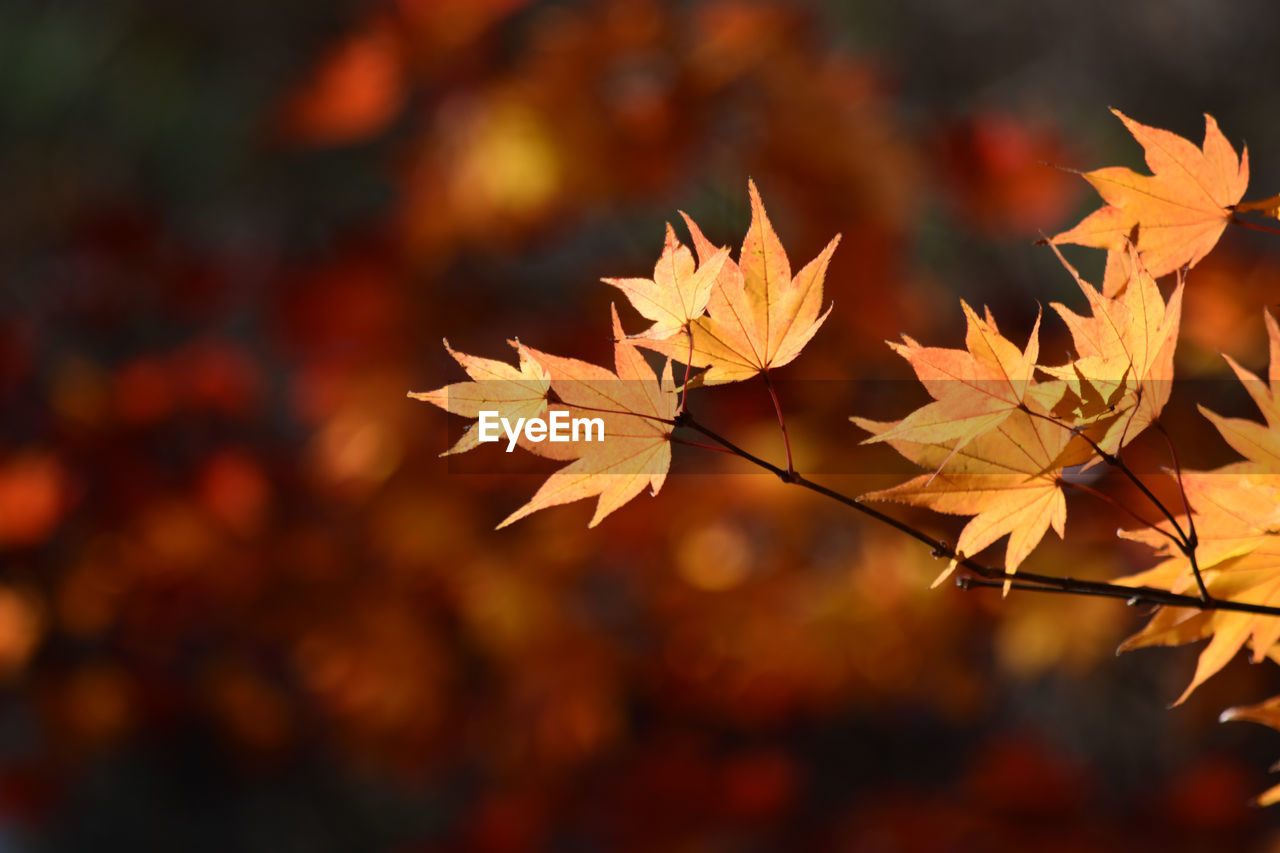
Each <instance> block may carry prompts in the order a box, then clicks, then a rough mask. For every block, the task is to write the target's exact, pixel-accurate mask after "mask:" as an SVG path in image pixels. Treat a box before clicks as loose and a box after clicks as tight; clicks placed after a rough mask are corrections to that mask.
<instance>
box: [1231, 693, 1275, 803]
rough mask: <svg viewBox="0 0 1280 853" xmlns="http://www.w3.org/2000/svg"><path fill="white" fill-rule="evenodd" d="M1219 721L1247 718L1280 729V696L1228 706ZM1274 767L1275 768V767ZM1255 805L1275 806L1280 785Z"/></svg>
mask: <svg viewBox="0 0 1280 853" xmlns="http://www.w3.org/2000/svg"><path fill="white" fill-rule="evenodd" d="M1218 720H1219V722H1223V723H1227V722H1234V721H1236V720H1245V721H1248V722H1251V723H1259V724H1261V725H1264V726H1270V727H1271V728H1273V729H1276V730H1278V731H1280V696H1273V697H1271V698H1270V699H1268V700H1266V701H1265V702H1259V703H1258V704H1256V705H1243V706H1239V707H1236V708H1228V709H1227V710H1225V711H1223V712H1222V714H1221V715H1219V717H1218ZM1273 769H1274V768H1273ZM1253 802H1254V805H1258V806H1273V805H1275V804H1276V803H1280V785H1275V786H1273V787H1271V788H1268V789H1267V790H1266V791H1263V792H1262V793H1261V794H1259V795H1258V796H1257V797H1255V798H1254V800H1253Z"/></svg>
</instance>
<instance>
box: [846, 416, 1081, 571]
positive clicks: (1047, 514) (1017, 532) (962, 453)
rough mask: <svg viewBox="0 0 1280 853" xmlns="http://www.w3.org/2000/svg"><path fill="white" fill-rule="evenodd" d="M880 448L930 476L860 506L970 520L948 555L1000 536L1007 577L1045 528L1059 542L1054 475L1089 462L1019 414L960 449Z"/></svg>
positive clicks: (1059, 500) (1061, 505)
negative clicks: (893, 506) (916, 509)
mask: <svg viewBox="0 0 1280 853" xmlns="http://www.w3.org/2000/svg"><path fill="white" fill-rule="evenodd" d="M852 420H853V422H854V423H855V424H857V425H858V426H860V427H862V428H863V429H865V430H867V431H868V432H870V433H872V434H873V435H875V436H877V437H883V436H885V435H887V434H892V433H894V432H897V429H896V426H897V425H895V424H883V423H877V422H874V421H869V420H866V419H864V418H853V419H852ZM885 441H887V442H888V443H889V444H890V445H892V446H893V448H894V449H895V450H897V451H898V452H899V453H901V454H902V455H903V456H905V457H906V458H907V459H910V460H911V461H912V462H914V463H916V464H917V465H919V466H921V467H922V468H924V469H926V470H929V471H932V472H934V473H930V474H922V475H920V476H918V477H915V478H914V479H912V480H909V481H907V482H905V483H902V484H900V485H897V486H894V487H892V488H888V489H884V490H881V491H878V492H871V493H870V494H866V495H863V496H862V499H863V500H879V501H897V502H900V503H905V504H911V505H912V506H921V507H927V508H928V509H931V510H934V511H935V512H942V513H948V514H951V515H972V516H973V518H972V519H971V520H970V521H969V523H968V524H966V525H965V527H964V529H963V530H962V531H961V532H960V537H959V539H958V540H957V541H956V546H955V548H956V551H957V552H959V553H960V554H962V555H964V556H966V557H972V556H975V555H976V554H977V553H978V552H980V551H982V550H983V549H984V548H986V547H988V546H990V545H992V544H993V543H995V542H996V541H998V540H999V539H1001V538H1002V537H1004V536H1008V537H1009V543H1008V546H1007V547H1006V549H1005V562H1004V565H1005V570H1006V571H1008V572H1014V571H1016V570H1017V568H1018V566H1019V565H1021V564H1022V562H1023V560H1025V559H1026V558H1027V555H1029V554H1030V553H1031V551H1032V549H1034V548H1035V546H1036V545H1037V544H1038V543H1039V542H1040V540H1041V539H1043V538H1044V535H1045V533H1047V532H1048V531H1049V529H1050V528H1052V529H1053V530H1054V532H1056V533H1057V534H1058V536H1059V537H1062V535H1063V532H1064V529H1065V526H1066V520H1067V507H1066V501H1065V499H1064V497H1063V493H1062V480H1061V477H1062V471H1063V469H1064V468H1066V467H1067V466H1070V465H1078V464H1080V463H1082V462H1084V461H1085V460H1087V459H1088V458H1089V457H1090V456H1091V455H1092V450H1091V448H1089V447H1088V445H1087V444H1085V443H1084V442H1083V441H1082V440H1080V439H1079V438H1078V437H1077V436H1076V435H1075V434H1074V433H1072V432H1071V430H1069V429H1064V428H1063V427H1062V426H1061V425H1060V424H1057V423H1054V422H1052V421H1051V420H1049V419H1046V418H1045V417H1036V416H1033V415H1032V414H1031V413H1030V412H1029V411H1021V410H1020V411H1015V412H1012V413H1010V414H1009V415H1008V416H1007V417H1006V418H1005V419H1004V421H1003V422H1002V423H1001V424H1000V425H999V426H997V427H996V428H995V429H994V430H992V431H990V432H987V433H984V434H982V435H979V436H977V437H975V438H973V439H972V440H971V441H968V442H966V443H965V444H963V445H960V441H961V440H960V439H958V438H952V439H950V440H947V441H911V440H908V439H904V438H886V439H885ZM956 562H957V561H956V560H952V561H951V563H950V565H949V566H948V567H947V568H946V570H945V571H943V573H942V574H941V575H940V576H939V577H938V580H937V581H935V585H936V584H937V583H940V582H941V581H942V580H943V579H944V578H946V577H947V576H948V575H949V574H951V572H952V571H954V570H955V567H956ZM1006 589H1007V584H1006Z"/></svg>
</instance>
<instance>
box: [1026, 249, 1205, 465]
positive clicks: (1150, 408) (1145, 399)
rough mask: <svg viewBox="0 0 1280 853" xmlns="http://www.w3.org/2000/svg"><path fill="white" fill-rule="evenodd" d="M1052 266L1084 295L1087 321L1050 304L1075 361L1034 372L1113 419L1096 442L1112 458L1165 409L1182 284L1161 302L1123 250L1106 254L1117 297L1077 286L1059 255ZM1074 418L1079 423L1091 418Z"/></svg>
mask: <svg viewBox="0 0 1280 853" xmlns="http://www.w3.org/2000/svg"><path fill="white" fill-rule="evenodd" d="M1054 251H1055V252H1056V251H1057V247H1054ZM1058 259H1059V260H1060V261H1062V263H1063V265H1064V266H1066V268H1067V269H1068V270H1069V271H1070V272H1071V274H1072V276H1074V277H1075V280H1076V283H1077V284H1078V285H1079V286H1080V289H1081V291H1083V292H1084V296H1085V299H1087V300H1088V302H1089V307H1090V309H1091V316H1088V317H1082V316H1080V315H1079V314H1076V313H1075V312H1074V311H1072V310H1071V309H1069V308H1067V307H1066V306H1065V305H1062V304H1060V303H1057V302H1055V303H1053V309H1054V310H1055V311H1057V312H1058V314H1059V316H1061V317H1062V319H1063V322H1065V323H1066V324H1067V328H1068V329H1069V330H1070V331H1071V337H1072V340H1073V341H1074V343H1075V348H1076V356H1077V357H1076V360H1075V361H1073V362H1071V363H1069V364H1064V365H1061V366H1057V367H1045V366H1043V365H1041V366H1040V369H1041V370H1042V371H1044V372H1045V373H1048V374H1049V375H1051V376H1055V377H1057V378H1058V379H1061V380H1063V381H1064V382H1066V383H1067V386H1068V387H1069V388H1070V389H1071V391H1072V392H1073V393H1074V394H1075V395H1076V397H1077V398H1078V399H1080V400H1082V401H1089V400H1091V401H1094V402H1095V404H1100V405H1102V408H1103V409H1104V410H1105V411H1106V412H1107V413H1108V415H1115V417H1114V418H1113V419H1112V420H1111V421H1110V422H1109V425H1108V426H1107V427H1106V430H1105V432H1104V433H1103V434H1102V435H1101V437H1099V438H1098V444H1099V445H1100V446H1101V447H1102V448H1103V449H1104V450H1106V451H1108V452H1110V453H1115V452H1116V451H1118V450H1119V449H1120V448H1121V447H1123V446H1124V445H1125V444H1128V443H1129V442H1130V441H1132V440H1133V439H1134V438H1136V437H1137V435H1138V434H1139V433H1141V432H1142V431H1143V430H1144V429H1146V428H1147V427H1148V426H1150V425H1151V424H1152V423H1153V422H1154V421H1155V419H1156V418H1157V417H1158V416H1159V415H1160V412H1161V411H1162V410H1163V409H1164V407H1165V404H1166V403H1168V402H1169V394H1170V392H1171V391H1172V389H1173V353H1174V348H1175V347H1176V346H1177V343H1178V329H1179V326H1180V325H1181V320H1182V290H1183V284H1182V282H1181V281H1179V282H1178V285H1177V287H1175V288H1174V291H1173V295H1172V296H1170V297H1169V301H1168V303H1166V302H1165V301H1164V299H1163V298H1162V297H1161V296H1160V289H1159V288H1158V287H1157V286H1156V283H1155V279H1154V278H1152V276H1151V274H1150V273H1149V272H1148V271H1147V270H1146V269H1145V268H1144V267H1143V266H1142V261H1141V258H1139V257H1138V255H1137V253H1136V251H1135V250H1133V248H1132V247H1128V248H1126V249H1123V250H1120V251H1116V252H1111V253H1109V254H1108V257H1107V269H1108V270H1109V271H1111V274H1112V275H1115V276H1116V277H1117V278H1119V279H1121V280H1123V282H1124V285H1123V287H1122V288H1120V289H1119V293H1118V294H1117V295H1115V296H1107V295H1105V294H1104V293H1100V292H1098V290H1097V289H1095V288H1094V287H1093V285H1091V284H1089V283H1088V282H1087V281H1085V280H1084V279H1082V278H1081V277H1080V274H1079V273H1077V272H1076V270H1075V268H1074V267H1072V266H1071V265H1070V264H1068V263H1067V262H1066V260H1065V259H1063V258H1062V255H1061V254H1059V255H1058ZM1095 408H1096V406H1095ZM1078 414H1079V415H1080V416H1081V417H1082V418H1084V417H1088V416H1089V415H1090V414H1092V412H1089V411H1087V410H1080V411H1079V412H1078ZM1077 423H1079V421H1077Z"/></svg>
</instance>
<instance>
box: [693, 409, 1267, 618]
mask: <svg viewBox="0 0 1280 853" xmlns="http://www.w3.org/2000/svg"><path fill="white" fill-rule="evenodd" d="M676 421H677V423H676V425H677V426H683V427H687V428H689V429H691V430H693V431H695V432H698V433H701V434H702V435H703V436H705V437H707V438H709V439H710V440H712V441H714V442H715V443H716V444H719V445H720V446H722V447H724V448H726V449H727V450H729V451H730V452H731V453H733V454H734V455H736V456H739V457H741V458H742V459H744V460H746V461H747V462H750V463H751V464H752V465H755V466H756V467H757V468H760V469H762V470H765V471H768V472H770V473H772V474H774V475H775V476H777V477H778V479H780V480H782V482H784V483H790V484H793V485H797V486H800V487H802V488H805V489H808V490H809V491H811V492H815V493H816V494H819V495H822V496H824V497H826V498H829V499H831V500H834V501H836V502H837V503H840V504H843V505H844V506H847V507H849V508H850V509H853V510H856V511H858V512H860V513H862V514H863V515H867V516H870V517H871V518H874V519H875V520H876V521H879V522H880V523H882V524H885V525H888V526H889V527H892V528H894V529H895V530H898V531H899V532H901V533H905V534H906V535H907V536H910V537H911V538H912V539H915V540H917V541H919V542H921V543H923V544H925V545H927V546H929V548H930V550H931V552H932V553H933V554H934V556H937V557H945V558H948V559H952V560H955V561H956V563H957V564H958V565H959V566H961V567H963V568H964V569H966V570H967V571H969V572H971V573H972V574H973V575H974V576H976V577H970V576H961V577H960V578H958V579H957V583H958V584H960V585H961V587H962V588H970V587H989V586H990V587H1003V586H1004V584H1005V582H1006V581H1008V582H1009V583H1010V586H1011V588H1013V589H1019V590H1026V591H1031V592H1049V593H1059V594H1065V595H1088V596H1101V597H1105V598H1119V599H1123V600H1125V601H1126V602H1128V603H1129V604H1130V605H1138V604H1151V605H1159V606H1165V607H1185V608H1188V609H1191V610H1225V611H1232V612H1237V613H1252V614H1255V615H1260V616H1276V617H1280V607H1273V606H1270V605H1265V604H1252V603H1249V602H1243V601H1231V600H1228V599H1219V598H1208V599H1205V598H1202V597H1200V596H1195V595H1183V594H1181V593H1176V592H1170V591H1169V590H1164V589H1157V588H1155V587H1149V586H1137V587H1134V586H1124V585H1122V584H1113V583H1107V582H1105V581H1087V580H1079V579H1076V578H1063V577H1054V576H1052V575H1041V574H1036V573H1034V572H1018V573H1017V574H1014V573H1012V572H1006V571H1004V570H1003V569H997V568H995V567H993V566H988V565H985V564H983V563H980V562H978V561H977V560H974V559H973V558H972V557H967V556H964V555H961V554H959V553H957V552H956V550H955V549H954V548H952V547H951V546H950V545H948V544H947V543H946V542H943V541H942V540H940V539H935V538H934V537H932V536H930V535H929V534H927V533H925V532H923V531H921V530H917V529H916V528H914V527H912V526H911V525H910V524H907V523H906V522H904V521H899V520H898V519H896V518H894V517H893V516H890V515H886V514H885V513H883V512H880V511H879V510H877V509H873V508H872V507H869V506H867V505H866V504H864V503H862V502H861V501H860V500H858V499H857V498H855V497H851V496H849V495H846V494H843V493H841V492H837V491H836V490H835V489H831V488H829V487H827V486H824V485H822V484H820V483H815V482H813V481H812V480H809V479H807V478H806V477H803V476H801V475H800V474H798V473H796V472H795V471H787V470H786V469H784V468H781V467H779V466H777V465H774V464H773V463H771V462H767V461H765V460H764V459H761V458H760V457H759V456H756V455H755V454H753V453H750V452H748V451H746V450H744V449H743V448H741V447H739V446H738V445H736V444H734V443H733V442H732V441H730V440H729V439H727V438H725V437H724V436H722V435H720V434H719V433H717V432H715V431H714V430H712V429H710V428H709V427H706V426H703V425H702V424H701V423H699V422H698V421H697V420H695V419H694V418H693V416H692V415H690V414H689V413H688V412H687V411H686V412H684V414H682V415H681V416H680V417H679V418H677V419H676Z"/></svg>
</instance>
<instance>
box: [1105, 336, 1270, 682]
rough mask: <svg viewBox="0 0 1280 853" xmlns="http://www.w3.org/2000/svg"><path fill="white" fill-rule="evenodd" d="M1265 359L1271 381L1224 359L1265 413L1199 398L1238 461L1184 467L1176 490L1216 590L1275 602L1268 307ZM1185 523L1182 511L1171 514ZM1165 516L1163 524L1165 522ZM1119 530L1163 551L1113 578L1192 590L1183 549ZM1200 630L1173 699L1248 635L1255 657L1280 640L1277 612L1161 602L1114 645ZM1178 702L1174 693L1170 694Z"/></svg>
mask: <svg viewBox="0 0 1280 853" xmlns="http://www.w3.org/2000/svg"><path fill="white" fill-rule="evenodd" d="M1267 331H1268V334H1269V337H1270V341H1271V348H1272V362H1271V373H1270V377H1269V378H1270V387H1264V386H1263V385H1262V382H1261V380H1259V379H1258V378H1257V377H1256V376H1254V375H1253V374H1252V373H1250V372H1249V371H1247V370H1245V369H1244V368H1242V367H1240V366H1239V365H1238V364H1236V363H1235V362H1234V361H1230V363H1231V366H1232V368H1233V369H1234V370H1235V371H1236V373H1237V375H1238V376H1239V377H1240V379H1241V381H1242V382H1243V383H1244V384H1245V386H1246V387H1247V388H1249V389H1250V394H1251V395H1252V396H1253V398H1254V400H1255V401H1256V402H1257V403H1258V406H1259V408H1260V409H1261V410H1262V411H1263V413H1264V414H1265V415H1266V417H1267V420H1268V424H1267V425H1265V426H1264V425H1263V424H1259V423H1256V422H1253V421H1248V420H1244V419H1240V418H1224V417H1221V416H1219V415H1217V414H1215V413H1213V412H1211V411H1209V410H1208V409H1205V408H1203V407H1201V411H1202V412H1203V413H1204V415H1205V416H1206V417H1207V418H1208V419H1209V420H1210V421H1211V422H1213V423H1214V425H1215V426H1216V427H1217V428H1218V431H1219V432H1220V433H1221V434H1222V436H1223V438H1224V439H1225V440H1226V441H1227V443H1228V444H1230V445H1231V446H1232V447H1233V448H1234V449H1235V450H1236V451H1237V452H1239V453H1240V454H1241V455H1242V456H1244V457H1245V460H1246V461H1243V462H1236V463H1233V464H1230V465H1227V466H1225V467H1222V468H1218V469H1216V470H1213V471H1184V472H1183V473H1182V485H1183V490H1184V491H1185V493H1186V496H1187V502H1188V504H1189V506H1190V507H1191V512H1192V516H1193V518H1194V521H1195V529H1196V534H1197V539H1198V541H1199V544H1198V546H1197V548H1196V551H1195V554H1196V562H1197V566H1198V567H1199V569H1200V572H1201V576H1202V577H1203V579H1204V582H1205V586H1206V587H1207V588H1208V590H1209V594H1210V595H1211V596H1213V597H1214V598H1222V599H1227V600H1231V601H1240V602H1248V603H1252V604H1262V605H1269V606H1280V418H1278V417H1277V414H1278V413H1277V410H1276V405H1277V402H1278V400H1280V398H1278V396H1277V392H1280V375H1278V373H1280V371H1278V370H1277V368H1280V361H1278V360H1277V355H1280V327H1278V326H1277V324H1276V322H1275V320H1274V318H1272V317H1271V316H1270V315H1268V316H1267ZM1179 523H1180V524H1181V525H1182V526H1183V528H1184V529H1187V528H1188V521H1187V519H1186V517H1185V516H1184V517H1182V518H1180V519H1179ZM1171 527H1172V525H1168V524H1162V525H1161V530H1164V531H1166V532H1169V531H1170V529H1171ZM1121 535H1122V536H1123V537H1124V538H1127V539H1132V540H1136V541H1140V542H1144V543H1145V544H1147V545H1149V546H1151V547H1152V548H1153V549H1155V550H1156V551H1157V553H1159V554H1161V555H1162V556H1163V557H1164V558H1165V559H1164V560H1163V561H1162V562H1161V563H1160V564H1158V565H1157V566H1155V567H1154V568H1153V569H1150V570H1148V571H1146V572H1142V573H1140V574H1137V575H1132V576H1130V577H1127V578H1123V579H1121V580H1120V581H1119V582H1120V583H1123V584H1127V585H1131V586H1156V587H1159V588H1162V589H1169V590H1171V591H1173V592H1178V593H1183V592H1188V591H1192V589H1193V585H1194V574H1193V571H1192V566H1191V562H1190V560H1189V558H1188V557H1187V556H1186V555H1185V554H1183V553H1182V551H1181V549H1180V548H1178V547H1177V546H1175V544H1174V543H1173V542H1171V541H1170V540H1169V539H1168V537H1167V536H1164V535H1162V534H1161V533H1159V532H1157V531H1155V530H1134V531H1121ZM1205 637H1208V638H1210V639H1209V643H1208V645H1207V646H1205V648H1204V649H1203V650H1202V651H1201V653H1200V658H1199V660H1198V662H1197V665H1196V672H1195V674H1194V676H1193V677H1192V680H1191V684H1190V685H1189V686H1188V687H1187V689H1186V690H1185V691H1184V692H1183V694H1182V696H1180V697H1179V698H1178V700H1177V702H1178V703H1180V702H1182V701H1184V700H1185V699H1186V698H1187V696H1189V695H1190V694H1191V692H1192V691H1193V690H1195V688H1196V687H1198V686H1199V685H1201V684H1203V683H1204V681H1205V680H1207V679H1208V678H1209V677H1211V676H1212V675H1213V674H1214V673H1216V672H1218V671H1219V670H1220V669H1222V667H1224V666H1225V665H1226V664H1227V663H1228V662H1229V661H1230V660H1231V659H1232V658H1233V657H1234V656H1235V655H1236V653H1237V652H1239V651H1240V649H1242V648H1243V647H1244V646H1245V644H1246V643H1249V644H1251V645H1252V647H1253V658H1254V660H1255V661H1260V660H1262V658H1263V657H1265V656H1266V655H1267V654H1268V653H1269V652H1270V650H1271V649H1272V648H1273V647H1274V646H1275V645H1276V643H1277V641H1280V619H1276V618H1275V617H1273V616H1261V615H1255V614H1251V613H1240V612H1232V611H1223V610H1212V611H1207V612H1200V611H1194V610H1188V609H1186V608H1164V609H1162V610H1161V611H1159V612H1158V613H1157V614H1156V617H1155V618H1153V619H1152V621H1151V622H1150V623H1149V624H1148V625H1147V626H1146V627H1144V628H1143V629H1142V630H1141V631H1139V632H1138V633H1137V634H1135V635H1134V636H1133V637H1130V638H1129V639H1128V640H1126V641H1125V643H1124V645H1122V646H1121V649H1122V650H1126V649H1130V648H1140V647H1143V646H1148V645H1179V644H1181V643H1186V642H1191V641H1194V640H1198V639H1203V638H1205ZM1175 704H1177V703H1175Z"/></svg>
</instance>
